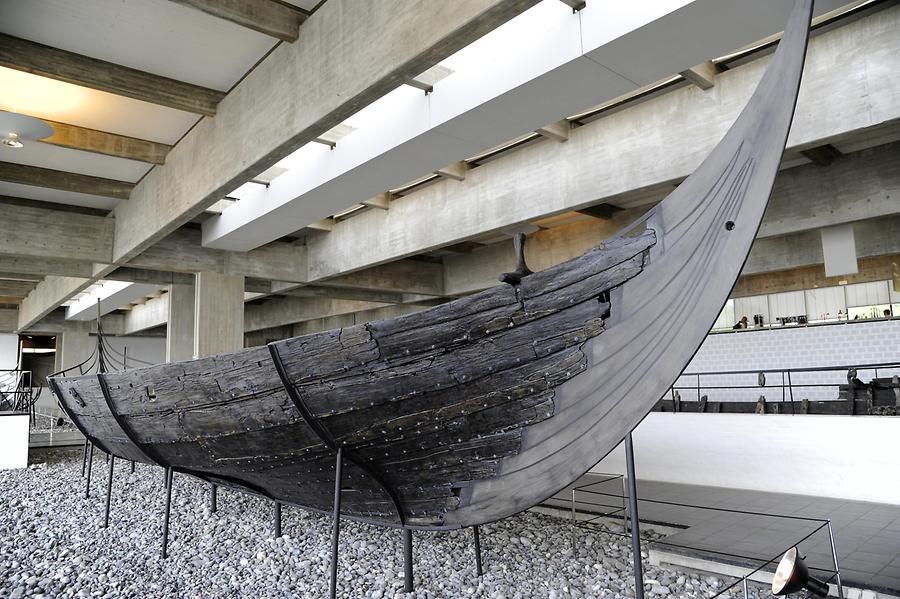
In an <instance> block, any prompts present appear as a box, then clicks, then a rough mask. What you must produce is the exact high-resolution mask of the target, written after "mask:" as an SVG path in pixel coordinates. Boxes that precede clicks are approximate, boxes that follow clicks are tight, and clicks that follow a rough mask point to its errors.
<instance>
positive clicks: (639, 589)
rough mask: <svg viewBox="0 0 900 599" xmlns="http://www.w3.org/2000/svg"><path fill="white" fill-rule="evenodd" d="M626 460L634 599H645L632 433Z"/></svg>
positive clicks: (629, 437)
mask: <svg viewBox="0 0 900 599" xmlns="http://www.w3.org/2000/svg"><path fill="white" fill-rule="evenodd" d="M625 460H626V469H627V472H628V511H629V513H630V514H631V551H632V554H633V557H632V560H633V561H634V597H635V599H644V572H643V569H642V565H641V531H640V518H639V517H638V505H637V480H636V479H635V477H634V446H633V444H632V442H631V433H630V432H629V433H628V435H627V436H626V437H625Z"/></svg>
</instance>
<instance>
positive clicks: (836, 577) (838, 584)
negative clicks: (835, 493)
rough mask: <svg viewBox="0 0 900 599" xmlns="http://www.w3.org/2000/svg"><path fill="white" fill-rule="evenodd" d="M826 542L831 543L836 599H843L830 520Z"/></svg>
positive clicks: (842, 586) (839, 568)
mask: <svg viewBox="0 0 900 599" xmlns="http://www.w3.org/2000/svg"><path fill="white" fill-rule="evenodd" d="M828 540H829V541H830V542H831V558H832V559H833V560H834V579H835V582H837V592H838V597H840V599H844V585H843V583H842V582H841V567H840V566H839V565H838V556H837V548H836V547H835V546H834V532H832V530H831V520H829V521H828Z"/></svg>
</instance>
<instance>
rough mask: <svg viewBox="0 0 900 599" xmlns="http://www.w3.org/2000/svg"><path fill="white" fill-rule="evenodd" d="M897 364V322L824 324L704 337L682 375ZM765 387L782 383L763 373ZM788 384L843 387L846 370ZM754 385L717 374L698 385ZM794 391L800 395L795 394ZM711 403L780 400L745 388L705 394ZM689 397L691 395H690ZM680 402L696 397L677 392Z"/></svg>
mask: <svg viewBox="0 0 900 599" xmlns="http://www.w3.org/2000/svg"><path fill="white" fill-rule="evenodd" d="M884 362H900V320H898V319H894V320H877V321H870V322H861V321H855V322H854V321H851V322H844V323H840V324H824V325H815V326H808V327H785V328H783V329H779V328H775V329H766V330H752V329H751V330H748V331H735V332H731V333H717V334H712V335H709V336H708V337H707V338H706V341H704V342H703V345H702V346H700V350H699V351H698V352H697V354H696V355H695V356H694V359H693V360H692V361H691V363H690V364H689V365H688V367H687V369H686V370H685V372H688V373H691V372H721V371H728V370H757V369H759V370H767V369H768V370H775V371H777V370H779V369H783V368H807V367H824V366H845V365H859V364H877V363H884ZM873 374H874V372H872V371H863V370H860V371H859V378H860V379H861V380H863V381H867V380H869V379H870V378H871V377H872V376H873ZM891 374H900V369H894V370H892V371H884V370H879V372H878V375H879V376H885V375H887V376H890V375H891ZM766 377H767V382H768V383H770V384H771V383H777V384H780V383H781V375H780V374H778V373H776V372H768V373H767V374H766ZM791 382H792V383H793V384H795V385H796V384H798V383H812V382H829V383H836V384H839V383H841V382H846V371H843V372H836V373H833V374H822V373H815V374H813V373H809V374H794V375H792V376H791ZM678 384H679V385H695V384H696V378H693V377H682V378H681V379H680V380H679V383H678ZM735 384H737V385H756V384H757V376H756V374H753V375H744V376H739V375H727V376H726V375H722V376H716V377H703V378H702V379H701V385H706V386H712V385H735ZM798 391H799V390H798ZM798 391H795V399H802V398H804V397H805V398H808V399H836V397H837V395H836V393H837V390H836V389H822V390H815V389H811V388H807V389H804V390H802V391H799V393H800V394H801V396H800V397H797V393H798ZM703 392H704V393H706V394H707V395H709V399H710V401H721V400H727V399H743V400H751V399H757V398H758V397H759V395H761V394H764V395H765V396H766V399H767V400H770V401H772V400H776V401H777V400H780V399H781V390H780V389H779V390H777V391H776V390H775V389H747V390H742V391H734V390H712V389H710V390H705V391H703ZM692 395H693V396H692ZM681 396H682V398H683V399H696V397H695V392H694V393H693V394H692V393H690V392H684V391H682V392H681Z"/></svg>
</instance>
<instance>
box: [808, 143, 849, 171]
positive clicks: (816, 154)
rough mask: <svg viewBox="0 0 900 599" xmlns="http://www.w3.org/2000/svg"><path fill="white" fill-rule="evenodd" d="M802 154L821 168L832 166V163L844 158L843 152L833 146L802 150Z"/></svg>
mask: <svg viewBox="0 0 900 599" xmlns="http://www.w3.org/2000/svg"><path fill="white" fill-rule="evenodd" d="M800 153H801V154H803V155H804V156H806V157H807V158H809V159H810V160H811V161H812V162H814V163H815V164H818V165H819V166H830V165H831V163H832V162H834V161H835V160H837V159H838V158H839V157H841V156H843V154H842V153H841V151H840V150H838V149H837V148H835V147H834V146H833V145H831V144H825V145H824V146H818V147H815V148H810V149H808V150H801V151H800Z"/></svg>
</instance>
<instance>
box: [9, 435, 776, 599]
mask: <svg viewBox="0 0 900 599" xmlns="http://www.w3.org/2000/svg"><path fill="white" fill-rule="evenodd" d="M94 460H95V461H94V464H93V479H92V482H91V497H90V499H85V498H84V483H85V480H84V479H83V478H82V477H81V476H80V473H81V451H80V449H64V450H63V449H56V450H49V451H48V450H42V451H35V452H32V461H33V462H34V464H33V465H34V466H35V467H33V468H29V469H24V470H5V471H0V489H2V498H3V501H4V502H5V503H4V509H2V510H0V597H2V598H6V597H9V598H12V599H20V598H23V597H48V598H54V599H55V598H72V597H79V598H81V597H84V598H88V597H102V598H110V599H112V598H123V597H128V598H131V597H135V598H141V599H157V598H159V599H163V598H165V599H169V598H173V597H174V598H220V597H221V598H237V597H253V598H260V599H271V598H280V597H285V598H287V597H290V598H310V599H321V598H322V597H326V596H327V594H328V578H329V576H328V569H329V561H330V539H331V519H330V518H329V517H328V516H325V515H321V514H316V513H312V512H307V511H305V510H302V509H300V508H297V507H293V506H289V505H285V506H283V508H282V524H283V531H284V536H283V537H281V538H280V539H274V538H273V537H272V532H273V522H272V505H271V502H270V501H268V500H265V499H263V498H260V497H256V496H251V495H247V494H244V493H239V492H236V491H232V490H230V489H226V488H223V487H220V488H219V498H218V512H217V513H215V514H212V513H210V511H209V504H208V497H209V486H208V484H207V483H205V482H203V481H200V480H197V479H194V478H192V477H189V476H185V475H176V476H175V482H174V487H173V495H172V514H171V519H170V529H169V547H168V554H169V557H168V558H167V559H165V560H163V559H161V558H160V534H161V532H160V531H161V525H162V516H163V506H164V503H163V502H164V499H165V494H164V489H163V487H162V473H161V471H160V469H159V468H158V467H152V466H147V465H144V464H138V465H137V470H136V471H135V473H134V474H130V472H129V464H128V463H127V462H121V461H118V460H117V461H116V474H115V478H114V480H113V499H112V507H111V513H110V527H109V528H108V529H104V528H102V527H101V525H102V520H103V507H104V499H105V495H104V493H105V489H106V472H107V469H106V468H105V463H104V456H103V454H102V453H101V452H95V455H94ZM620 526H621V525H619V526H617V527H615V528H614V529H613V531H614V532H619V529H620ZM481 531H482V535H481V537H482V555H483V560H484V570H485V572H484V576H483V577H482V578H481V579H479V578H478V577H476V575H475V560H474V556H473V541H472V533H471V531H469V530H464V531H452V532H446V533H428V532H418V531H415V532H413V537H414V545H413V549H414V560H415V561H414V570H415V588H416V592H415V593H408V594H407V593H403V558H402V539H401V535H400V532H399V531H397V530H392V529H386V528H382V527H377V526H371V525H366V524H361V523H358V522H352V521H349V520H344V521H343V522H342V523H341V536H340V543H341V550H340V560H339V569H338V586H339V593H338V596H339V597H343V598H364V599H399V598H402V599H431V598H438V597H440V598H445V597H446V598H452V599H458V598H460V597H474V598H490V599H527V598H540V599H553V598H556V599H568V598H570V597H574V598H584V599H623V598H626V597H634V590H633V588H632V584H633V581H632V578H631V576H632V567H631V545H630V541H629V539H627V538H623V537H621V536H615V535H611V534H605V533H604V532H603V531H602V530H598V531H597V532H593V531H589V530H581V529H579V530H577V531H576V533H575V535H574V548H573V534H572V530H571V528H570V526H569V524H568V523H567V522H566V521H565V520H562V519H559V518H553V517H550V516H546V515H541V514H536V513H531V512H526V513H523V514H519V515H518V516H515V517H512V518H508V519H506V520H503V521H501V522H497V523H494V524H489V525H485V526H482V527H481ZM646 534H647V535H648V536H652V535H653V533H651V532H649V531H648V532H647V533H646ZM656 536H657V537H659V535H656ZM644 571H645V590H646V591H647V592H648V593H649V594H650V595H652V596H654V597H665V596H671V598H672V599H674V598H676V597H677V598H679V599H680V598H682V597H684V598H686V599H701V598H702V597H708V596H711V595H713V594H715V592H717V591H718V590H720V589H721V588H723V587H725V586H727V585H729V584H731V583H732V582H734V581H733V580H731V579H727V580H725V581H724V582H723V580H720V579H719V578H716V577H713V576H702V577H701V576H698V575H697V574H692V573H682V572H678V573H673V572H671V571H668V570H663V569H661V568H656V567H654V566H650V565H649V563H647V561H646V560H645V562H644ZM751 590H752V592H751V596H752V599H761V598H762V597H763V596H766V597H768V594H766V593H764V592H760V591H761V589H760V588H759V587H757V586H755V585H751ZM735 595H738V594H737V593H735Z"/></svg>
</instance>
